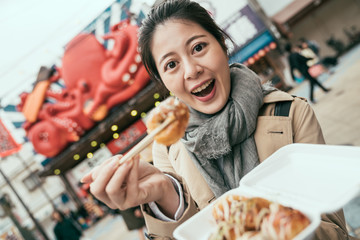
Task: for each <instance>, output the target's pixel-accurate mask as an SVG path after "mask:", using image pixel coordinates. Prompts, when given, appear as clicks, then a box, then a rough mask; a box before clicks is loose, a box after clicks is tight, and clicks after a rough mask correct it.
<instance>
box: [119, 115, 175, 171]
mask: <svg viewBox="0 0 360 240" xmlns="http://www.w3.org/2000/svg"><path fill="white" fill-rule="evenodd" d="M174 120H175V116H169V117H168V118H167V119H166V120H165V121H164V122H163V123H161V124H160V125H159V126H158V127H157V128H155V129H154V130H153V131H151V132H150V133H149V134H148V135H147V136H146V137H145V138H143V139H142V140H141V141H140V142H139V143H138V144H136V145H135V146H134V147H133V148H131V149H130V151H129V152H127V153H126V154H125V155H124V156H123V157H122V158H121V159H120V160H119V165H121V164H123V163H124V162H126V161H129V160H130V159H133V157H134V156H136V155H137V154H139V153H140V152H141V151H142V150H144V148H146V147H147V146H148V145H149V144H150V143H152V141H153V140H154V137H155V136H156V135H157V134H158V133H160V132H161V131H162V130H163V129H164V128H166V127H167V126H168V125H169V124H170V123H172V122H173V121H174Z"/></svg>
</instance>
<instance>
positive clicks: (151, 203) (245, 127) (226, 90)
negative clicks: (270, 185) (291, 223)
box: [83, 0, 348, 239]
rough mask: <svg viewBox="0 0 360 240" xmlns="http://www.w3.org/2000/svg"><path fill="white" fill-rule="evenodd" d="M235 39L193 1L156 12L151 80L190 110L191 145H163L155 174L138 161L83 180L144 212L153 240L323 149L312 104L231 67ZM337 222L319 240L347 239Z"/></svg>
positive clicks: (147, 27) (146, 25)
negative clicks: (261, 169)
mask: <svg viewBox="0 0 360 240" xmlns="http://www.w3.org/2000/svg"><path fill="white" fill-rule="evenodd" d="M226 38H227V36H226V34H224V32H223V31H222V30H221V29H220V28H219V27H218V26H217V25H216V24H215V22H214V20H213V19H212V17H211V16H210V15H209V14H208V11H207V10H206V9H204V8H203V7H201V6H200V5H199V4H198V3H196V2H194V1H189V0H164V1H162V2H161V3H160V4H158V5H156V6H155V7H154V8H153V9H152V10H151V11H150V13H149V15H148V16H147V18H146V19H145V20H144V21H143V23H142V27H141V29H140V34H139V48H140V53H141V56H142V60H143V63H144V65H145V66H146V69H147V71H148V72H149V74H150V76H151V78H152V79H153V80H155V81H160V82H161V83H162V84H164V85H165V86H166V87H167V89H168V90H169V91H171V92H172V93H173V94H174V95H175V96H176V97H177V98H178V99H179V101H182V102H183V103H185V104H186V105H187V106H188V107H189V109H190V120H189V124H188V126H187V129H186V131H185V135H184V137H183V138H182V139H181V140H180V141H177V142H176V143H173V144H172V145H171V146H168V147H167V146H165V145H163V144H160V143H158V142H156V141H155V142H154V144H153V162H154V166H153V165H150V164H147V163H144V162H139V161H138V160H135V161H129V162H128V163H125V164H123V165H121V166H119V167H118V166H117V165H116V162H118V161H119V158H121V156H116V157H114V158H113V159H109V160H108V161H106V162H104V163H103V164H102V165H101V166H99V167H98V168H96V169H94V170H93V171H92V172H90V173H88V174H87V175H86V176H85V177H84V178H83V181H84V182H92V183H91V192H92V193H93V194H94V195H95V196H96V197H97V198H99V199H100V200H101V201H103V202H104V203H106V204H107V205H109V206H110V207H112V208H120V209H125V208H128V207H133V206H136V205H138V204H141V205H142V210H143V214H144V217H145V221H146V225H147V228H148V232H149V237H151V239H157V238H159V239H164V238H166V239H173V237H172V234H173V231H174V229H175V228H176V227H177V226H179V224H181V223H182V222H184V221H185V220H187V219H188V218H190V217H191V216H193V215H194V214H195V213H197V212H198V211H199V210H201V209H203V208H204V207H205V206H207V205H208V204H209V203H211V202H212V201H214V200H215V199H216V198H218V197H219V196H221V195H222V194H224V193H225V192H227V191H229V190H231V189H234V188H237V187H239V182H240V180H241V178H242V177H243V176H244V175H245V174H247V173H248V172H250V171H251V170H252V169H254V168H255V167H256V166H257V165H258V164H260V163H261V162H262V161H264V160H265V159H266V158H267V157H268V156H270V155H271V154H272V153H274V152H275V151H276V150H278V149H279V148H281V147H282V146H284V145H287V144H291V143H296V142H302V143H320V144H323V143H324V138H323V135H322V131H321V128H320V126H319V123H318V121H317V119H316V116H315V114H314V112H313V110H312V108H311V107H310V106H309V104H308V103H307V101H306V100H304V99H302V98H297V97H293V96H291V95H289V94H288V93H285V92H282V91H279V90H278V89H276V88H274V87H272V86H270V85H268V84H266V85H262V84H261V81H260V78H259V77H258V76H257V75H256V74H255V73H254V72H252V71H251V70H249V69H248V68H247V67H245V66H244V65H242V64H238V63H235V64H232V65H230V66H229V65H228V56H227V48H226V45H225V39H226ZM279 102H288V103H290V104H287V106H289V109H288V110H289V111H288V114H285V115H284V116H283V115H282V116H279V115H277V114H274V113H277V112H278V111H277V110H276V109H278V107H276V106H278V103H279ZM290 106H291V107H290ZM329 215H330V216H329ZM329 215H323V222H322V224H321V225H320V227H319V228H318V230H317V232H316V237H317V238H318V239H339V236H341V237H340V239H347V237H348V234H347V230H346V227H345V221H344V218H343V214H342V211H339V212H337V213H333V214H329ZM194 237H196V236H194Z"/></svg>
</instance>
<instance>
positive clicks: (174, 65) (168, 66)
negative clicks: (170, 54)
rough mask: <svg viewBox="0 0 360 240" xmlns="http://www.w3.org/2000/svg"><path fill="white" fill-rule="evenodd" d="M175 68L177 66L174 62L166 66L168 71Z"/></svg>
mask: <svg viewBox="0 0 360 240" xmlns="http://www.w3.org/2000/svg"><path fill="white" fill-rule="evenodd" d="M174 67H176V64H175V62H174V61H171V62H169V63H168V64H166V67H165V68H166V69H168V68H170V69H173V68H174Z"/></svg>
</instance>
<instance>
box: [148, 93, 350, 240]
mask: <svg viewBox="0 0 360 240" xmlns="http://www.w3.org/2000/svg"><path fill="white" fill-rule="evenodd" d="M279 101H293V102H292V105H291V108H290V113H289V117H281V116H274V109H275V102H279ZM255 142H256V145H257V150H258V155H259V158H260V162H262V161H264V160H265V159H266V158H267V157H268V156H270V155H271V154H272V153H274V152H275V151H276V150H277V149H279V148H280V147H282V146H285V145H287V144H290V143H319V144H324V143H325V142H324V138H323V135H322V132H321V128H320V126H319V123H318V121H317V119H316V117H315V114H314V112H313V110H312V108H311V107H310V106H309V104H308V103H307V102H306V100H305V99H302V98H298V97H295V98H294V97H292V96H291V95H289V94H288V93H285V92H281V91H276V92H273V93H270V94H269V95H267V96H266V97H265V98H264V107H263V108H262V109H261V111H260V114H259V117H258V122H257V128H256V132H255ZM153 161H154V165H155V166H156V167H158V168H159V169H160V170H161V171H163V172H166V173H169V174H171V175H172V176H174V177H176V178H177V179H178V180H179V181H180V182H181V184H182V186H183V191H184V194H185V199H186V202H187V204H188V207H187V208H186V210H185V212H184V214H183V216H182V217H181V219H180V220H179V221H176V222H164V221H161V220H159V219H156V218H155V217H154V216H153V215H152V213H151V210H150V209H149V208H148V206H147V205H143V206H142V209H143V213H144V217H145V221H146V225H147V228H148V232H149V235H150V236H151V237H152V239H173V238H172V232H173V231H174V229H175V228H176V227H177V226H179V225H180V224H181V223H182V222H184V221H185V220H187V219H188V218H190V217H191V216H192V215H194V214H195V213H196V212H197V211H199V210H201V209H203V208H204V207H205V206H207V205H208V204H209V203H210V202H212V201H213V200H215V196H214V194H213V193H212V191H211V190H210V188H209V187H208V185H207V184H206V182H205V179H204V178H203V177H202V176H201V174H200V172H199V171H198V170H197V168H196V166H195V165H194V163H193V162H192V160H191V159H190V156H189V155H188V153H187V150H186V149H185V147H184V145H183V144H182V143H181V142H177V143H175V144H174V145H172V146H171V147H170V149H169V150H168V149H167V147H166V146H164V145H159V144H156V143H154V146H153ZM194 239H196V236H194ZM315 239H348V234H347V231H346V227H345V220H344V216H343V213H342V211H339V212H337V213H334V214H329V215H326V216H325V215H324V216H323V221H322V224H321V226H320V227H319V229H318V230H317V232H316V236H315Z"/></svg>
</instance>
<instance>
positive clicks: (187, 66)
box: [184, 59, 203, 79]
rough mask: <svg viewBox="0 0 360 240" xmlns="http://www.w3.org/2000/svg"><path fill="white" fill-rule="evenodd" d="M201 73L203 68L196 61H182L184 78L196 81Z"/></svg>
mask: <svg viewBox="0 0 360 240" xmlns="http://www.w3.org/2000/svg"><path fill="white" fill-rule="evenodd" d="M202 72H203V67H202V66H201V64H199V63H198V62H197V61H195V60H193V59H187V60H185V61H184V78H185V79H196V78H198V77H199V75H200V74H201V73H202Z"/></svg>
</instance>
